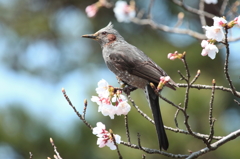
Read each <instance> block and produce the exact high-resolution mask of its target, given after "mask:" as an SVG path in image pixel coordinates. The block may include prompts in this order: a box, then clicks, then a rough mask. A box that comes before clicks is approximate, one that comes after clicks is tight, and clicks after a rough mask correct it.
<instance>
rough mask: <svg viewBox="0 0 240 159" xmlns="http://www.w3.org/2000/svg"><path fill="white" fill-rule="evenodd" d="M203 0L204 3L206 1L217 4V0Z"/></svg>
mask: <svg viewBox="0 0 240 159" xmlns="http://www.w3.org/2000/svg"><path fill="white" fill-rule="evenodd" d="M204 1H205V3H207V4H211V3H212V4H217V3H218V0H204Z"/></svg>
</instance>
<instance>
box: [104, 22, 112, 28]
mask: <svg viewBox="0 0 240 159" xmlns="http://www.w3.org/2000/svg"><path fill="white" fill-rule="evenodd" d="M105 28H107V29H112V28H113V24H112V22H109V23H108V25H107V26H106V27H105Z"/></svg>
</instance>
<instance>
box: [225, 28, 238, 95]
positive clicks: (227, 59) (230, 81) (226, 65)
mask: <svg viewBox="0 0 240 159" xmlns="http://www.w3.org/2000/svg"><path fill="white" fill-rule="evenodd" d="M227 34H228V28H227V26H225V42H224V43H225V45H226V59H225V64H224V73H225V76H226V78H227V80H228V83H229V85H230V87H231V89H232V94H233V95H235V96H237V97H239V98H240V96H239V95H238V94H237V93H236V90H235V87H234V86H233V83H232V80H231V78H230V75H229V73H228V61H229V55H230V49H229V43H228V35H227Z"/></svg>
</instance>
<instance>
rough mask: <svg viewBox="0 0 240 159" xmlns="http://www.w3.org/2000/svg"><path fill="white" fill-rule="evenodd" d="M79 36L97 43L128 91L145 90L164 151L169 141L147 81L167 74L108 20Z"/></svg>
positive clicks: (172, 85)
mask: <svg viewBox="0 0 240 159" xmlns="http://www.w3.org/2000/svg"><path fill="white" fill-rule="evenodd" d="M82 37H84V38H91V39H94V40H96V41H98V42H99V44H100V45H101V47H102V55H103V59H104V61H105V63H106V65H107V66H108V68H109V69H110V70H111V71H112V72H113V73H114V74H116V76H117V77H118V78H119V79H120V80H121V81H123V82H124V83H126V84H127V85H129V86H130V87H131V89H132V90H134V89H135V88H141V89H144V90H145V94H146V97H147V100H148V102H149V105H150V107H151V109H152V114H153V119H154V122H155V127H156V130H157V135H158V142H159V146H160V149H162V148H163V149H164V150H167V149H168V146H169V143H168V139H167V135H166V133H165V129H164V125H163V121H162V116H161V112H160V106H159V98H158V95H157V94H156V93H155V91H154V89H153V88H152V87H151V86H150V83H153V84H154V85H155V87H157V86H158V83H159V81H160V77H162V76H168V75H167V73H166V72H165V71H164V70H163V69H162V68H161V67H159V66H158V65H157V64H156V63H155V62H153V61H152V60H151V59H150V58H149V57H148V56H147V55H145V54H144V53H143V52H142V51H141V50H139V49H138V48H137V47H135V46H133V45H131V44H129V43H127V42H126V41H125V40H124V38H123V37H122V36H121V35H120V34H119V33H118V31H117V30H115V29H114V28H113V25H112V24H111V22H110V23H109V24H108V25H107V26H106V27H105V28H103V29H101V30H99V31H97V32H96V33H95V34H88V35H83V36H82ZM165 85H166V86H167V87H169V88H171V89H173V90H175V86H176V85H175V83H174V82H173V81H172V80H171V79H170V81H169V82H167V83H166V84H165Z"/></svg>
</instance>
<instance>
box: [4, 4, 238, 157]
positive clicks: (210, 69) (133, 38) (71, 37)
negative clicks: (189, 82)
mask: <svg viewBox="0 0 240 159" xmlns="http://www.w3.org/2000/svg"><path fill="white" fill-rule="evenodd" d="M95 2H96V1H94V0H88V1H84V0H0V90H1V91H0V159H3V158H4V159H23V158H29V152H32V153H33V155H34V158H36V159H38V158H39V159H40V158H46V157H48V156H49V157H52V156H53V154H54V153H53V148H52V146H51V144H50V143H49V138H50V137H52V138H53V139H54V141H55V144H56V145H57V147H58V151H59V152H60V154H61V156H62V157H63V158H81V159H86V158H88V159H90V158H104V159H106V158H109V159H110V158H111V159H112V158H117V152H116V151H111V150H110V149H109V148H108V147H104V148H98V146H97V145H96V139H97V138H96V136H94V135H93V134H92V132H91V130H90V129H88V128H87V127H86V126H85V125H84V124H83V123H82V122H81V121H80V120H79V118H78V117H77V116H76V114H75V113H74V112H73V110H72V109H71V107H70V106H69V105H68V103H67V102H66V100H65V98H64V97H63V95H62V92H61V88H62V87H64V88H65V89H66V92H67V94H68V95H69V97H70V99H71V101H72V103H73V104H74V105H75V106H76V107H77V109H78V110H79V111H80V112H82V110H83V101H84V99H87V100H88V109H87V115H86V119H87V120H88V121H89V123H90V124H92V125H93V126H95V125H96V122H98V121H101V122H103V123H104V124H106V126H107V129H109V128H111V129H112V130H113V131H114V133H116V134H119V135H120V136H122V140H124V141H127V140H126V136H125V128H124V117H123V116H119V117H116V118H115V119H114V120H111V119H110V118H109V117H104V116H102V115H101V114H100V113H98V112H97V105H96V104H95V103H92V102H91V101H90V99H91V96H92V95H95V94H96V93H95V88H96V87H97V82H98V81H99V80H101V79H105V80H107V81H108V82H109V84H111V85H113V86H119V85H118V83H117V81H116V78H115V76H114V75H113V73H111V72H110V71H109V70H108V69H107V67H106V66H105V64H104V61H103V59H102V55H101V48H100V46H99V44H97V43H96V42H95V41H91V40H89V39H83V38H81V35H83V34H87V33H94V32H96V31H97V30H99V29H101V28H102V27H104V26H106V25H107V24H108V23H109V22H110V21H111V22H112V23H113V24H114V27H115V28H116V29H117V30H118V31H119V32H120V33H121V34H122V36H123V37H124V38H125V39H126V40H127V41H128V42H129V43H131V44H133V45H135V46H137V47H138V48H139V49H141V50H143V51H144V52H145V53H146V54H147V55H148V56H149V57H151V58H152V59H153V60H154V61H155V62H156V63H157V64H159V65H160V66H161V67H162V68H163V69H164V70H165V71H166V72H168V74H169V75H170V76H171V77H172V79H174V80H175V81H176V82H183V81H180V77H179V75H178V73H177V71H178V70H180V71H181V72H182V73H185V70H184V66H183V64H182V63H181V61H180V60H175V61H170V60H168V59H167V54H168V53H169V52H174V51H176V50H178V51H179V52H183V51H186V52H187V61H188V64H189V68H190V71H191V75H192V77H194V76H195V74H196V72H197V70H198V69H200V70H201V76H200V78H199V80H198V81H197V82H196V83H199V84H207V85H211V81H212V79H213V78H214V79H216V82H217V85H223V86H225V87H228V83H227V82H226V79H225V76H224V73H223V65H224V59H225V52H224V51H225V50H224V48H222V49H220V53H219V54H218V55H217V57H216V59H215V60H211V59H210V58H208V57H202V56H201V55H200V53H201V47H200V41H199V40H197V39H194V38H191V37H189V36H187V35H177V34H173V33H165V32H162V31H158V30H154V29H153V28H151V27H149V26H140V25H136V24H133V23H119V22H117V20H116V18H115V16H114V13H113V10H112V9H107V8H101V9H100V10H99V12H98V14H97V15H96V16H95V17H94V18H88V17H87V15H86V13H85V8H86V7H87V6H88V5H90V4H92V3H95ZM112 2H113V3H114V2H115V1H112ZM185 2H186V3H187V4H189V5H191V6H193V7H196V8H197V7H198V1H190V0H188V1H185ZM221 2H222V1H219V4H221ZM233 3H234V1H231V0H230V1H229V4H228V6H230V5H232V4H233ZM136 5H137V8H138V9H139V10H140V9H141V10H142V11H144V12H145V13H146V12H147V8H148V5H149V1H136ZM205 8H206V10H208V11H209V12H212V13H214V14H216V15H218V11H219V5H206V6H205ZM179 12H183V13H184V15H185V17H184V22H183V24H182V25H181V28H190V29H192V30H195V31H199V32H201V33H202V28H201V24H200V22H199V18H198V16H196V15H194V14H191V13H187V12H186V11H184V10H183V9H181V8H180V7H177V6H176V5H174V4H173V3H171V1H167V0H159V1H155V2H154V5H153V7H152V10H151V14H152V18H153V20H154V21H155V22H157V23H161V24H165V25H168V26H174V25H175V24H176V21H177V15H178V13H179ZM236 16H237V15H231V16H228V17H227V18H229V19H231V20H232V19H233V18H234V17H236ZM208 25H212V20H211V19H209V20H208ZM229 34H230V35H232V36H233V37H237V36H239V35H240V28H239V27H234V28H233V29H231V32H230V33H229ZM239 46H240V43H239V41H237V42H231V43H230V49H231V56H230V64H229V69H230V75H231V77H232V80H233V83H234V84H235V86H236V88H237V89H238V90H239V89H240V84H239V76H240V72H239V68H240V63H239V60H240V55H239ZM220 47H221V46H220ZM184 91H185V90H184V88H179V89H178V90H177V91H175V92H173V91H171V90H169V89H165V90H164V91H163V95H164V96H166V97H168V98H169V99H171V100H172V101H174V102H175V103H177V104H178V103H183V101H184ZM190 93H191V94H190V101H189V102H190V103H189V110H188V113H189V115H190V124H191V126H192V128H193V130H194V131H196V132H200V133H206V134H208V133H209V123H208V108H209V99H210V94H211V91H210V90H201V91H199V90H194V89H192V90H191V91H190ZM132 98H133V99H134V100H135V101H136V104H137V105H138V106H139V107H140V108H141V109H142V110H143V111H144V112H146V113H147V114H148V115H149V116H151V112H150V109H149V107H148V104H147V102H146V101H145V97H144V94H143V92H142V91H141V90H137V91H135V92H134V93H133V94H132ZM233 99H234V98H233V97H232V96H231V94H230V93H226V92H221V91H216V96H215V101H214V113H213V116H214V117H215V118H216V119H217V121H216V124H215V135H226V134H228V133H230V132H231V131H234V130H236V129H239V127H240V122H239V121H240V117H239V115H240V114H239V113H240V111H239V110H240V108H239V106H237V105H236V104H235V103H234V102H233ZM161 105H162V113H163V120H164V123H165V125H167V126H171V127H175V125H174V113H175V111H176V109H175V108H174V107H172V106H169V105H168V104H167V103H165V102H163V101H162V102H161ZM178 121H179V126H180V128H183V129H185V127H184V125H183V116H182V115H181V114H180V115H179V117H178ZM129 127H130V133H131V139H132V142H133V143H135V144H137V132H139V133H140V134H141V141H142V146H145V147H149V148H158V144H157V142H156V140H157V138H156V134H155V129H154V126H153V125H152V124H150V123H149V122H148V121H146V120H145V119H144V118H142V116H141V115H140V114H138V113H137V111H136V110H135V109H134V108H132V110H131V112H130V113H129ZM167 134H168V137H169V142H170V148H169V150H168V152H172V153H176V154H177V153H182V154H188V153H189V152H188V151H189V150H190V151H197V150H199V149H201V148H203V147H205V146H204V144H203V143H202V142H201V141H198V140H196V139H195V138H193V137H191V136H186V135H184V134H177V133H173V132H170V131H167ZM239 143H240V139H235V140H234V141H231V142H229V143H227V144H225V145H223V146H221V147H220V148H219V149H217V150H216V151H213V152H211V153H209V154H207V155H205V156H204V157H202V158H218V159H225V158H239V157H240V152H239ZM119 148H120V151H121V152H122V155H123V157H124V158H141V155H142V154H144V153H143V152H141V151H139V150H134V149H129V148H127V147H125V146H122V145H120V146H119ZM157 157H159V156H157V155H148V154H147V158H148V159H150V158H152V159H153V158H157ZM162 158H164V157H162Z"/></svg>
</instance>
